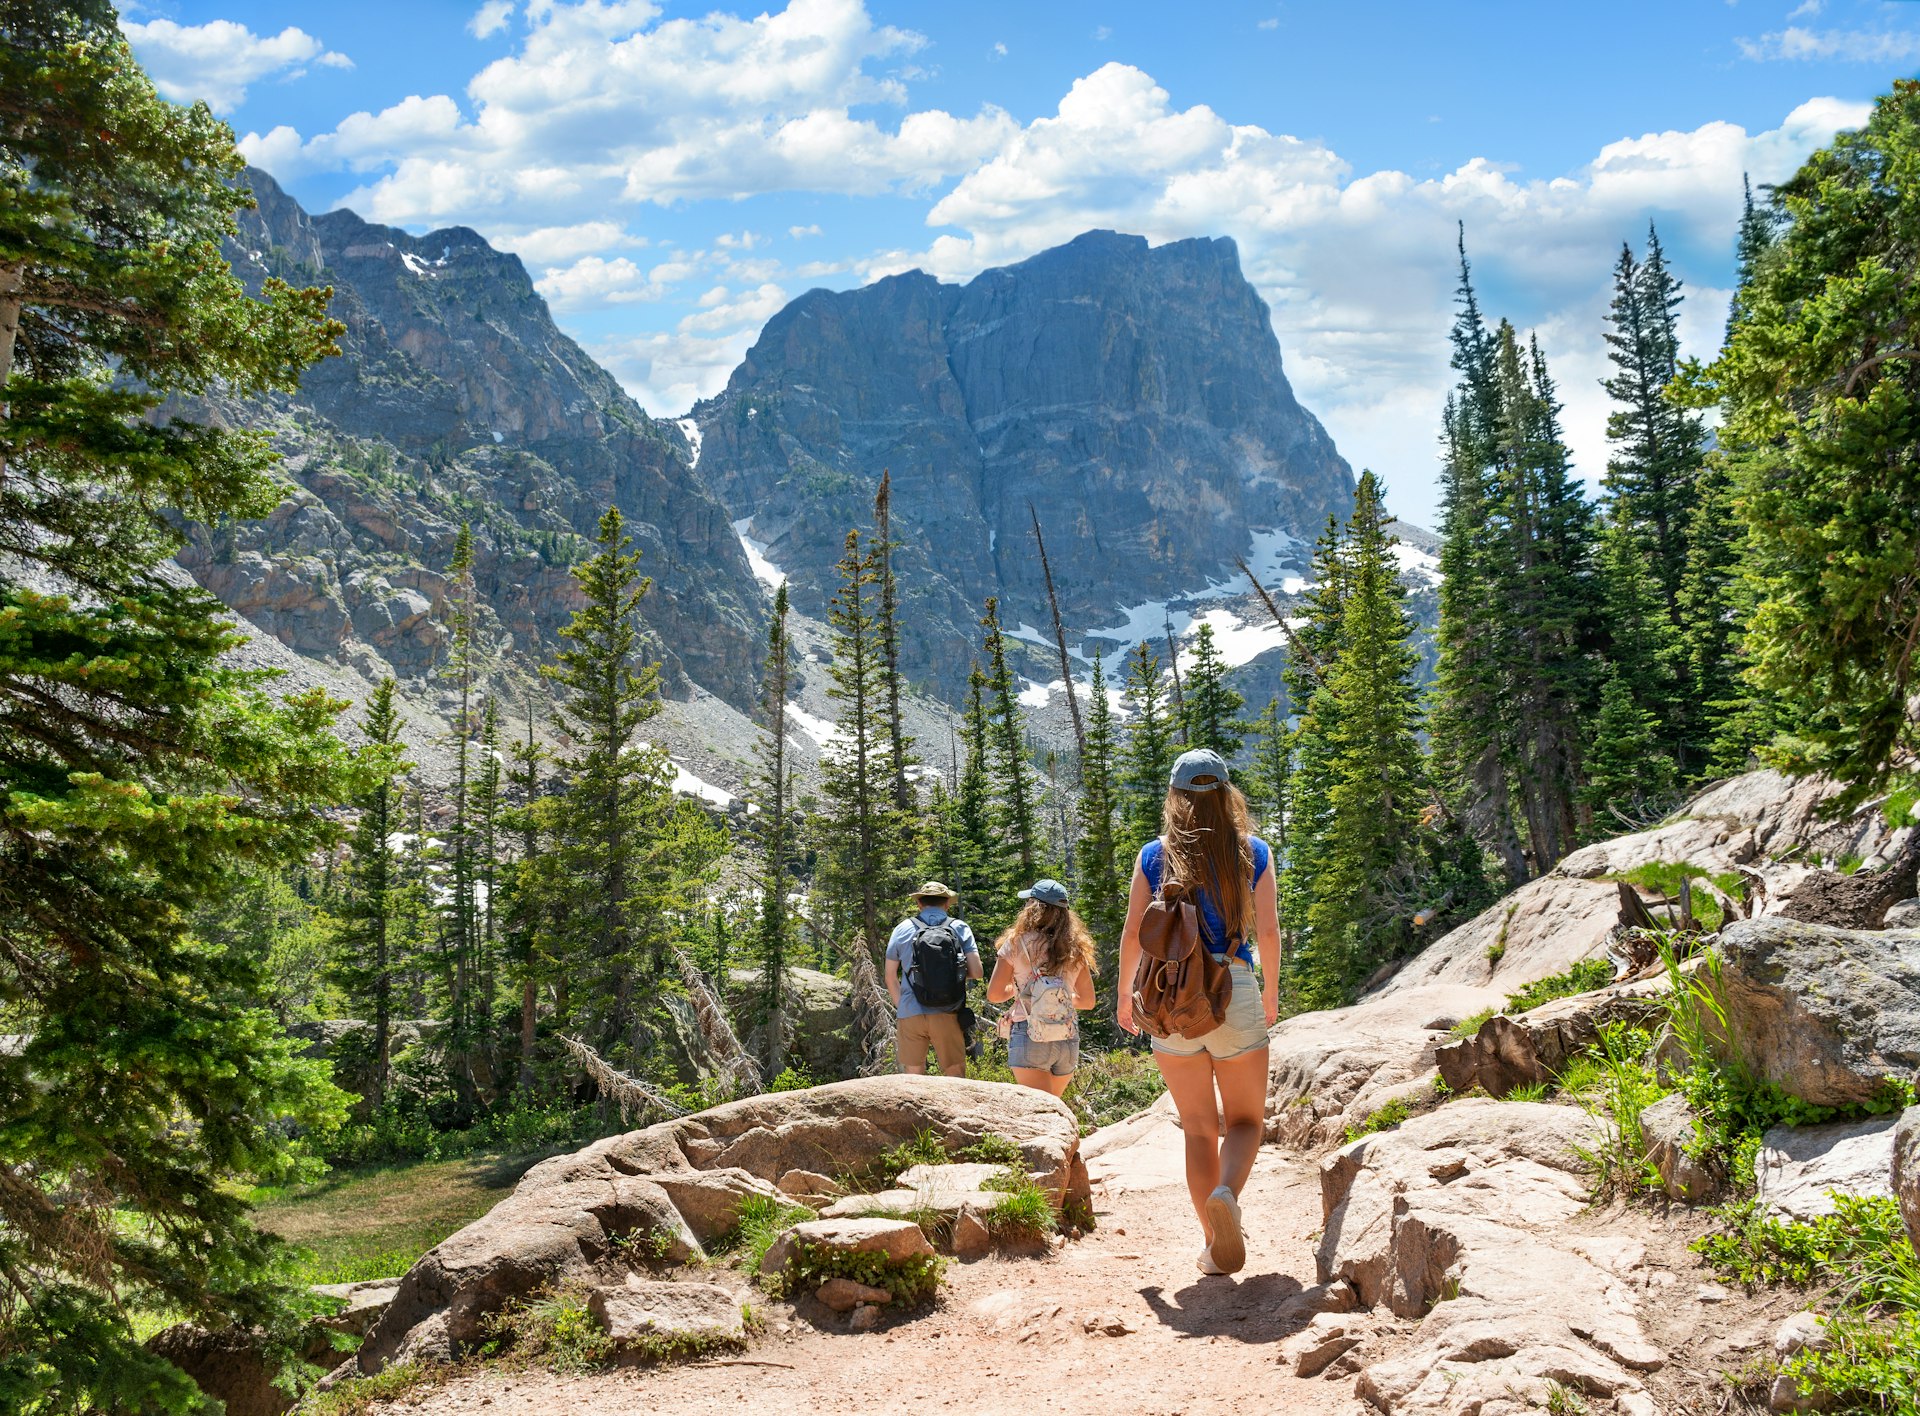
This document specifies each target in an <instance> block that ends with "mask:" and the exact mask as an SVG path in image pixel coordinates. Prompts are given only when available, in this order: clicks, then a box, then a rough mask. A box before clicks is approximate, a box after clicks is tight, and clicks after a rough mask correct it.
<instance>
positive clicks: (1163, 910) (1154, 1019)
mask: <svg viewBox="0 0 1920 1416" xmlns="http://www.w3.org/2000/svg"><path fill="white" fill-rule="evenodd" d="M1232 996H1233V973H1232V971H1231V970H1230V969H1229V968H1228V967H1227V965H1226V964H1224V963H1222V962H1221V961H1220V960H1218V959H1216V958H1214V957H1213V954H1212V952H1211V951H1210V950H1208V949H1207V948H1206V946H1205V945H1203V944H1202V943H1201V942H1200V915H1199V911H1197V910H1196V909H1195V908H1194V905H1193V901H1192V900H1189V899H1188V898H1187V897H1186V890H1185V887H1183V886H1182V885H1181V884H1180V882H1179V881H1177V880H1167V881H1163V882H1162V884H1161V888H1160V891H1159V893H1158V894H1156V895H1155V896H1154V898H1153V903H1152V904H1150V905H1148V906H1147V912H1146V914H1144V915H1143V916H1141V919H1140V963H1139V966H1138V967H1137V968H1136V969H1135V970H1134V974H1133V1019H1134V1021H1135V1022H1137V1023H1138V1024H1140V1026H1141V1027H1143V1028H1145V1029H1146V1030H1147V1031H1148V1032H1149V1033H1151V1034H1152V1035H1153V1036H1154V1037H1170V1036H1172V1035H1173V1034H1175V1033H1178V1034H1180V1035H1181V1036H1182V1037H1204V1036H1206V1035H1207V1034H1208V1033H1210V1032H1212V1031H1213V1030H1214V1029H1215V1028H1217V1027H1219V1026H1220V1024H1221V1023H1223V1022H1225V1021H1226V1017H1227V1001H1228V999H1230V998H1231V997H1232Z"/></svg>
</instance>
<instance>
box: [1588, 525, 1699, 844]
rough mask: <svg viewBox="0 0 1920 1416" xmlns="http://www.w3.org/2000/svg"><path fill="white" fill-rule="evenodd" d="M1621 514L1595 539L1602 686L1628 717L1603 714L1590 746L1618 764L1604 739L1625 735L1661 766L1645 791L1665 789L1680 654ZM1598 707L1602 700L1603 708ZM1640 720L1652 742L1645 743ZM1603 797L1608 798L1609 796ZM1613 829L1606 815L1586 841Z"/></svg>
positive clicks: (1645, 798)
mask: <svg viewBox="0 0 1920 1416" xmlns="http://www.w3.org/2000/svg"><path fill="white" fill-rule="evenodd" d="M1620 511H1621V508H1620V507H1618V506H1617V505H1616V507H1615V508H1614V512H1615V514H1614V515H1613V516H1612V517H1610V518H1609V519H1608V521H1607V525H1606V527H1605V529H1604V530H1603V531H1602V532H1601V536H1600V583H1601V587H1602V603H1603V611H1604V619H1605V622H1606V626H1607V649H1606V655H1605V658H1606V664H1607V668H1606V674H1607V677H1606V680H1605V682H1606V684H1608V685H1611V686H1613V687H1615V688H1617V690H1618V692H1619V693H1620V694H1624V695H1625V700H1626V702H1627V703H1628V704H1629V705H1631V707H1632V708H1633V710H1634V713H1633V715H1631V716H1628V715H1624V714H1622V713H1620V712H1619V711H1617V710H1616V712H1615V713H1614V714H1613V715H1612V716H1611V717H1609V716H1608V715H1607V714H1605V713H1604V712H1603V713H1601V714H1599V715H1597V716H1596V717H1595V718H1594V728H1593V732H1592V733H1591V734H1590V735H1589V745H1590V747H1594V748H1600V749H1602V750H1604V751H1606V752H1607V753H1608V755H1609V756H1610V757H1612V758H1613V759H1614V760H1616V761H1618V760H1621V756H1620V754H1621V752H1622V751H1623V750H1624V747H1623V746H1622V745H1614V746H1612V747H1607V746H1606V745H1605V743H1604V738H1603V734H1604V733H1605V732H1607V731H1610V730H1611V729H1612V728H1616V727H1625V728H1628V729H1630V731H1631V734H1632V738H1633V743H1634V745H1635V749H1636V750H1642V749H1643V750H1645V751H1647V752H1649V753H1652V754H1653V755H1655V756H1657V757H1659V758H1660V759H1661V763H1660V765H1659V766H1658V767H1657V768H1656V767H1655V766H1654V764H1651V763H1649V764H1648V769H1649V771H1650V772H1653V773H1655V774H1656V776H1655V777H1653V778H1650V779H1649V781H1650V784H1651V782H1652V781H1653V780H1657V781H1659V782H1660V783H1662V784H1663V785H1664V787H1665V788H1670V787H1671V786H1672V784H1673V782H1674V780H1675V756H1674V751H1673V742H1674V740H1675V738H1676V737H1677V736H1678V734H1679V725H1678V724H1677V722H1675V721H1674V720H1675V719H1676V718H1677V717H1678V714H1679V706H1678V702H1677V697H1678V695H1677V694H1676V692H1675V688H1674V677H1675V675H1674V672H1673V669H1674V663H1675V659H1676V657H1677V655H1678V653H1679V648H1678V643H1677V640H1678V636H1677V635H1676V634H1675V632H1674V630H1673V626H1672V623H1671V621H1669V620H1668V618H1667V613H1666V606H1665V604H1664V603H1663V602H1662V599H1661V592H1660V586H1659V583H1658V582H1657V581H1656V580H1655V579H1654V577H1653V572H1652V567H1651V566H1650V565H1649V564H1648V562H1647V559H1646V557H1645V556H1644V555H1643V554H1642V547H1641V542H1640V539H1639V538H1638V537H1637V536H1636V535H1635V534H1634V532H1633V529H1632V528H1631V527H1630V526H1628V525H1626V524H1624V523H1623V522H1622V521H1621V520H1620V519H1619V514H1620ZM1616 696H1618V695H1616ZM1605 706H1606V701H1605V698H1604V697H1603V699H1602V708H1603V709H1604V707H1605ZM1643 718H1644V721H1645V723H1646V724H1648V725H1650V727H1649V728H1648V731H1650V732H1651V734H1652V736H1650V737H1646V738H1645V739H1644V741H1643V740H1642V728H1641V723H1642V719H1643ZM1588 785H1589V787H1593V786H1595V785H1596V783H1595V782H1594V781H1592V780H1590V781H1589V784H1588ZM1608 791H1609V793H1611V792H1612V788H1609V789H1608ZM1638 799H1639V800H1640V801H1642V802H1643V803H1644V802H1651V801H1653V800H1655V799H1656V796H1655V794H1654V793H1653V792H1651V791H1649V792H1647V793H1645V794H1642V796H1641V797H1640V798H1638ZM1586 800H1588V801H1590V802H1592V803H1594V804H1595V805H1599V804H1601V803H1604V802H1607V801H1615V800H1618V798H1617V796H1616V795H1612V794H1609V795H1603V796H1595V795H1593V793H1592V792H1591V791H1590V792H1588V793H1587V795H1586ZM1618 826H1619V818H1618V817H1617V816H1614V815H1612V814H1608V815H1606V816H1605V817H1604V818H1598V819H1596V820H1595V821H1594V823H1593V826H1592V828H1591V834H1592V835H1594V836H1595V837H1601V836H1611V835H1615V834H1617V833H1618V832H1617V828H1618Z"/></svg>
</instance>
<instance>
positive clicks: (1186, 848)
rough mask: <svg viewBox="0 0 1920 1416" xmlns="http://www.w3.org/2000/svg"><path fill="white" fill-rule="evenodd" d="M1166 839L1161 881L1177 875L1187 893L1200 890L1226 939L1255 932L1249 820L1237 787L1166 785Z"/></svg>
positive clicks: (1163, 835) (1228, 784)
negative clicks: (1198, 788)
mask: <svg viewBox="0 0 1920 1416" xmlns="http://www.w3.org/2000/svg"><path fill="white" fill-rule="evenodd" d="M1160 838H1161V839H1162V840H1163V841H1165V842H1166V847H1165V849H1166V854H1165V856H1164V857H1162V860H1163V864H1162V865H1161V876H1160V878H1161V880H1162V881H1163V882H1164V881H1168V880H1177V881H1179V882H1180V884H1181V885H1182V886H1183V887H1185V889H1186V891H1187V893H1188V895H1189V896H1191V895H1194V894H1197V893H1199V892H1200V891H1202V890H1204V891H1206V893H1207V894H1208V895H1210V896H1212V897H1213V904H1214V908H1215V909H1217V910H1219V911H1220V919H1221V921H1222V922H1223V923H1224V924H1225V925H1226V927H1227V939H1226V941H1225V942H1229V943H1230V942H1233V941H1235V940H1241V939H1248V938H1251V937H1252V935H1253V927H1254V921H1253V824H1252V821H1251V820H1250V818H1249V817H1248V815H1247V799H1246V798H1245V797H1244V796H1242V795H1241V794H1240V788H1238V787H1236V786H1234V785H1233V784H1232V783H1231V782H1222V783H1221V784H1220V785H1219V786H1217V787H1215V788H1214V789H1213V790H1212V791H1206V792H1188V791H1182V790H1181V789H1180V788H1178V787H1170V788H1168V790H1167V801H1166V805H1165V806H1164V807H1162V808H1161V812H1160Z"/></svg>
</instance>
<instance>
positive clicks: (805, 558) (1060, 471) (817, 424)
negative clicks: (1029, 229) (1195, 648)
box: [693, 231, 1352, 690]
mask: <svg viewBox="0 0 1920 1416" xmlns="http://www.w3.org/2000/svg"><path fill="white" fill-rule="evenodd" d="M693 417H694V419H695V421H696V422H697V423H698V424H699V427H700V430H701V433H702V442H701V452H700V460H699V464H698V466H699V470H700V471H701V472H702V473H703V474H705V475H707V476H709V477H711V478H712V480H713V481H714V483H715V485H716V486H717V487H718V488H719V490H720V492H721V494H722V495H723V496H724V497H725V499H726V501H727V503H728V505H729V507H730V508H731V510H732V513H733V515H735V516H736V517H751V519H752V532H753V534H754V536H755V537H756V538H757V539H758V540H760V541H762V542H765V543H767V548H768V549H767V554H768V556H769V558H770V559H771V560H772V561H773V562H774V563H775V564H777V565H779V566H780V567H781V569H782V570H784V571H785V572H786V573H787V574H788V575H789V576H791V577H792V580H793V587H794V598H795V603H796V605H797V606H799V607H800V608H801V609H803V610H806V611H807V612H809V613H812V614H816V615H819V614H822V613H824V610H825V601H826V596H827V595H828V593H829V592H830V590H831V587H832V586H833V585H834V584H835V583H837V579H836V577H835V576H834V574H833V573H832V570H831V567H832V566H833V564H834V562H835V561H837V560H838V559H839V558H840V556H841V553H842V538H843V536H844V534H845V529H846V528H847V527H848V526H853V525H865V524H867V522H868V520H869V519H870V517H871V512H872V501H873V495H874V491H875V489H876V487H877V485H878V483H879V480H880V476H881V473H882V471H883V470H890V471H891V474H892V479H893V481H892V485H893V532H894V537H895V539H896V541H897V542H898V543H899V550H898V552H897V555H896V564H897V565H898V567H899V569H900V573H901V589H902V593H903V595H904V596H905V613H904V615H903V620H902V623H903V626H904V635H905V638H904V644H903V657H904V660H905V662H906V664H907V666H908V668H909V672H910V673H911V674H912V675H913V676H914V677H916V678H929V679H933V680H935V681H938V682H941V683H943V684H945V685H948V686H949V687H951V688H953V689H955V690H957V689H958V688H959V687H960V686H961V685H962V684H963V683H964V676H965V673H966V660H965V656H964V655H958V656H956V655H955V654H953V653H952V645H953V643H954V641H955V640H956V639H959V640H966V641H972V640H974V639H976V638H977V627H976V621H977V620H978V617H979V614H980V606H981V604H982V602H983V601H984V600H985V599H986V597H987V596H989V595H996V594H997V595H999V596H1000V597H1001V601H1002V606H1001V614H1002V618H1003V620H1004V621H1005V623H1006V624H1007V625H1008V626H1009V627H1010V628H1011V627H1013V626H1016V625H1018V624H1020V623H1021V622H1023V621H1024V622H1026V623H1028V624H1033V625H1039V624H1044V623H1046V619H1045V617H1044V613H1045V591H1044V587H1043V583H1042V578H1041V570H1040V565H1039V561H1038V558H1037V556H1035V555H1034V553H1033V550H1032V546H1033V539H1032V522H1031V513H1030V511H1029V506H1032V507H1036V508H1038V510H1039V512H1040V515H1041V517H1042V519H1043V522H1044V525H1045V529H1046V533H1047V548H1048V552H1049V555H1050V557H1051V559H1052V566H1053V574H1054V579H1055V581H1056V583H1057V586H1058V589H1059V593H1060V598H1061V610H1062V613H1063V615H1064V617H1065V619H1066V621H1067V623H1068V624H1070V625H1074V626H1078V627H1080V629H1081V630H1082V632H1085V631H1087V630H1097V629H1099V628H1102V627H1111V626H1114V625H1115V624H1116V622H1117V620H1119V619H1122V618H1124V617H1125V608H1124V607H1127V606H1134V605H1140V604H1142V603H1144V602H1154V601H1164V600H1168V599H1170V598H1173V597H1175V596H1177V595H1180V594H1182V593H1184V592H1189V591H1196V590H1199V589H1201V588H1202V587H1203V586H1205V585H1207V584H1208V583H1209V582H1215V581H1224V580H1231V579H1233V578H1234V577H1235V576H1236V575H1237V572H1236V571H1235V569H1234V564H1233V561H1234V557H1235V556H1238V555H1244V554H1247V553H1249V551H1250V550H1251V548H1252V546H1253V544H1254V541H1255V540H1256V539H1257V538H1265V539H1266V540H1268V541H1271V540H1272V539H1273V538H1274V537H1275V536H1290V537H1293V538H1296V539H1297V540H1299V541H1300V542H1301V543H1302V546H1301V548H1302V550H1303V551H1304V547H1305V543H1307V542H1310V541H1311V540H1312V539H1313V537H1314V536H1315V535H1317V534H1318V532H1319V530H1320V528H1321V526H1322V525H1323V524H1324V523H1325V521H1326V519H1327V516H1328V515H1329V514H1330V513H1337V514H1339V515H1342V516H1344V515H1345V514H1346V510H1347V503H1348V501H1349V499H1350V497H1351V492H1352V474H1351V472H1350V470H1349V469H1348V467H1347V464H1346V462H1345V461H1344V460H1343V459H1342V458H1341V457H1340V455H1339V454H1338V453H1337V452H1336V451H1335V450H1334V446H1333V442H1332V440H1331V439H1330V438H1329V437H1328V436H1327V434H1326V432H1325V430H1324V429H1323V428H1322V427H1321V426H1320V424H1319V422H1318V421H1317V420H1316V419H1315V418H1314V417H1313V416H1312V415H1311V414H1310V413H1308V412H1307V411H1306V410H1304V409H1303V408H1301V406H1300V405H1299V403H1298V402H1297V401H1296V400H1295V398H1294V395H1293V391H1292V389H1291V387H1290V386H1289V385H1288V383H1287V379H1286V375H1285V374H1284V373H1283V372H1282V369H1281V363H1280V347H1279V344H1278V342H1277V341H1276V340H1275V338H1274V334H1273V326H1272V322H1271V321H1270V319H1269V318H1268V311H1267V308H1266V306H1265V305H1264V304H1263V303H1262V301H1261V300H1260V298H1259V296H1258V295H1257V294H1256V293H1255V291H1254V289H1253V287H1252V286H1251V285H1250V284H1249V283H1248V282H1247V280H1246V278H1245V276H1244V275H1242V273H1241V271H1240V262H1239V255H1238V252H1237V250H1236V249H1235V247H1234V244H1233V242H1232V241H1230V240H1225V239H1217V240H1189V241H1174V242H1170V243H1168V244H1166V245H1162V246H1158V247H1152V248H1150V247H1149V246H1148V244H1147V242H1146V241H1145V240H1144V239H1143V238H1141V237H1138V236H1123V235H1116V234H1114V233H1113V232H1105V231H1096V232H1089V233H1087V234H1086V235H1084V236H1081V237H1079V238H1078V239H1076V240H1074V241H1071V242H1069V243H1068V244H1066V245H1064V246H1061V247H1058V248H1056V249H1054V250H1050V251H1046V252H1043V253H1042V254H1040V255H1037V256H1035V257H1033V258H1032V259H1031V260H1027V261H1023V262H1021V263H1020V264H1019V265H1015V266H1010V267H1007V268H1005V269H999V270H989V271H986V272H984V273H982V274H981V275H980V276H978V277H976V278H975V279H974V280H972V281H971V282H969V283H968V284H967V285H965V286H964V287H962V286H954V285H944V284H942V283H940V282H939V281H937V280H935V279H934V278H933V277H932V276H930V275H927V274H925V273H923V272H920V271H910V272H908V273H906V274H904V275H896V276H890V277H888V278H886V279H884V280H881V281H878V282H876V283H875V284H873V285H870V286H867V287H865V288H864V289H860V290H853V291H829V290H814V291H810V292H808V293H807V294H805V295H803V296H801V297H800V298H799V299H797V300H795V301H794V302H793V303H792V304H790V305H789V306H787V307H786V309H784V310H782V311H781V312H780V313H779V314H777V315H775V316H774V318H773V319H772V320H770V321H769V322H768V324H767V327H766V329H765V330H763V331H762V333H761V335H760V338H759V339H758V340H757V341H755V343H754V345H753V347H752V348H751V349H750V350H749V351H748V353H747V356H746V359H745V361H744V362H743V363H742V364H741V365H740V367H739V368H738V369H737V370H735V372H734V374H733V377H732V379H731V380H730V381H729V382H728V384H727V387H726V389H725V391H724V392H722V393H721V394H719V395H718V396H717V397H715V398H713V399H710V400H708V401H707V402H705V403H702V404H700V405H699V406H698V407H696V408H695V409H694V411H693ZM1151 628H1152V629H1153V630H1154V631H1155V632H1157V631H1158V628H1159V623H1158V620H1157V619H1156V620H1155V621H1154V622H1153V624H1152V626H1151ZM1109 647H1111V646H1109Z"/></svg>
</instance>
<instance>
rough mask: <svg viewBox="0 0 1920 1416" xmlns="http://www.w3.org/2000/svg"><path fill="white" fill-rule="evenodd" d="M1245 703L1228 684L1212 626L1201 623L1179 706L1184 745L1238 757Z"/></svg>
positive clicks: (1242, 738) (1243, 736) (1224, 663)
mask: <svg viewBox="0 0 1920 1416" xmlns="http://www.w3.org/2000/svg"><path fill="white" fill-rule="evenodd" d="M1246 701H1247V700H1246V699H1245V698H1243V697H1242V696H1241V695H1240V694H1239V693H1238V692H1237V691H1236V690H1235V689H1234V688H1233V687H1232V686H1230V685H1229V684H1228V683H1227V665H1226V662H1225V660H1223V659H1222V658H1221V657H1220V646H1219V644H1218V643H1217V642H1216V640H1215V639H1214V634H1213V626H1212V625H1211V624H1208V623H1207V622H1206V621H1204V620H1202V621H1201V623H1200V628H1199V630H1198V632H1197V633H1196V634H1195V635H1194V640H1193V658H1192V661H1191V662H1190V663H1189V664H1188V666H1187V680H1186V689H1185V694H1184V701H1183V705H1182V706H1183V708H1184V712H1183V714H1182V718H1181V723H1182V727H1183V728H1184V731H1185V737H1186V746H1188V747H1205V748H1211V749H1212V750H1213V751H1215V752H1217V753H1219V754H1220V755H1221V756H1222V757H1224V758H1227V759H1229V760H1231V759H1232V758H1234V757H1237V756H1238V755H1239V753H1240V745H1241V743H1242V742H1244V741H1245V740H1246V724H1245V723H1243V722H1241V721H1240V710H1241V708H1242V707H1244V706H1245V704H1246Z"/></svg>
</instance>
